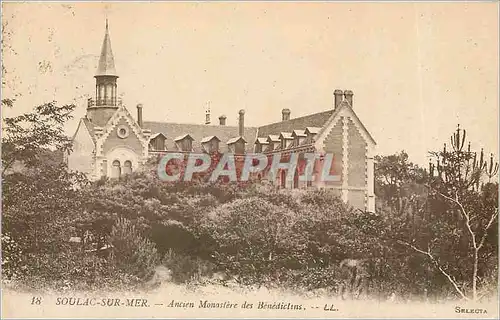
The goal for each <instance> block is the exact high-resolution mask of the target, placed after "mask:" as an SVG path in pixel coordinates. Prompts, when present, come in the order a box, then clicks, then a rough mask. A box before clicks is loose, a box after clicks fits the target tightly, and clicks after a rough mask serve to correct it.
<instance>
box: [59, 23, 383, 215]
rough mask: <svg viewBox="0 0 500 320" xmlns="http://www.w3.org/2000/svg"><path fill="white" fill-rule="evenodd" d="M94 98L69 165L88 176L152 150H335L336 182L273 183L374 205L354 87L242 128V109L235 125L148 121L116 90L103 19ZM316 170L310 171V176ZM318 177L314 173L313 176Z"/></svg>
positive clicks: (370, 148) (112, 172) (369, 148)
mask: <svg viewBox="0 0 500 320" xmlns="http://www.w3.org/2000/svg"><path fill="white" fill-rule="evenodd" d="M94 77H95V80H96V89H95V97H94V98H91V99H89V100H88V104H87V114H86V115H85V117H84V118H82V119H81V120H80V122H79V125H78V128H77V130H76V132H75V134H74V136H73V151H72V152H71V153H70V154H69V155H67V157H66V159H67V163H68V167H69V169H71V170H78V171H81V172H85V173H87V174H88V176H89V178H90V179H94V180H96V179H99V178H101V177H111V178H114V177H119V176H120V175H123V174H128V173H131V172H133V171H136V170H139V169H140V168H141V165H143V164H144V163H145V162H146V161H147V159H148V158H149V157H151V156H157V155H158V154H162V153H167V152H198V153H199V152H208V153H210V152H214V151H217V150H218V151H219V152H231V153H234V154H235V155H239V154H245V153H252V152H259V153H264V154H275V153H280V154H291V153H299V154H301V153H306V152H318V153H333V154H334V157H335V161H334V162H333V167H334V170H335V172H337V173H338V174H339V175H340V177H341V178H340V181H328V182H321V181H312V182H302V181H298V179H297V175H295V178H294V179H293V180H290V181H288V180H286V175H284V174H281V175H278V177H277V181H273V182H272V183H274V184H276V185H278V186H281V187H285V188H306V187H315V188H330V189H332V190H334V192H336V193H338V195H339V196H340V197H342V199H343V200H344V201H346V202H348V203H349V204H351V205H352V206H354V207H355V208H359V209H362V210H369V211H372V212H374V211H375V195H374V160H373V157H374V148H375V145H376V143H375V141H374V139H373V138H372V136H371V135H370V133H369V132H368V131H367V129H366V128H365V126H364V125H363V123H362V122H361V121H360V119H359V118H358V117H357V116H356V113H355V112H354V110H353V92H352V91H350V90H345V91H341V90H335V91H334V103H333V105H332V108H331V109H330V110H327V111H323V112H319V113H315V114H310V115H307V116H303V117H299V118H292V117H291V111H290V109H283V110H282V121H280V122H277V123H271V124H267V125H263V126H260V127H245V124H244V115H245V111H244V110H240V111H239V123H238V126H229V125H226V117H225V116H224V115H221V116H220V117H219V124H217V125H213V124H210V119H209V114H207V121H206V123H205V124H183V123H169V122H149V121H143V119H142V105H140V104H139V105H137V117H136V118H134V117H133V116H132V115H131V113H130V111H129V110H128V109H127V107H125V105H124V104H122V101H121V100H120V99H119V98H118V97H117V79H118V74H117V72H116V69H115V64H114V58H113V52H112V50H111V40H110V36H109V32H108V26H107V23H106V32H105V35H104V41H103V44H102V50H101V56H100V58H99V65H98V68H97V72H96V74H95V76H94ZM316 174H319V173H317V172H316V173H314V175H316ZM318 180H319V179H318Z"/></svg>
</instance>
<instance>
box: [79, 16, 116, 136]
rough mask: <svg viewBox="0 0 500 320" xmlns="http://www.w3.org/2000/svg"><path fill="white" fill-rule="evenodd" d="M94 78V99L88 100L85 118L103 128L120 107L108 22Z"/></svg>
mask: <svg viewBox="0 0 500 320" xmlns="http://www.w3.org/2000/svg"><path fill="white" fill-rule="evenodd" d="M94 78H95V98H90V99H88V104H87V118H88V119H89V120H90V121H91V122H92V123H93V124H94V125H96V126H99V127H102V126H104V125H105V124H106V123H107V122H108V120H109V119H110V118H111V116H112V115H113V114H114V113H115V111H116V110H117V109H118V107H119V106H120V105H121V101H120V100H119V99H118V98H117V94H116V89H117V84H116V82H117V79H118V75H117V74H116V69H115V59H114V57H113V51H112V50H111V39H110V37H109V30H108V20H107V19H106V32H105V34H104V41H103V42H102V48H101V56H100V57H99V65H98V67H97V72H96V74H95V76H94Z"/></svg>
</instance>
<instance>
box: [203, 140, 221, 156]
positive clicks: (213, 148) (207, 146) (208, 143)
mask: <svg viewBox="0 0 500 320" xmlns="http://www.w3.org/2000/svg"><path fill="white" fill-rule="evenodd" d="M200 142H201V148H202V149H203V152H206V153H213V152H219V142H220V139H219V138H217V137H216V136H208V137H204V138H203V139H201V141H200Z"/></svg>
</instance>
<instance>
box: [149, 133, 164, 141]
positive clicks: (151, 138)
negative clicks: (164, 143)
mask: <svg viewBox="0 0 500 320" xmlns="http://www.w3.org/2000/svg"><path fill="white" fill-rule="evenodd" d="M159 136H163V137H164V138H165V139H166V138H167V137H165V135H164V134H163V133H161V132H158V133H155V134H152V135H151V137H149V141H151V140H153V139H155V138H156V137H159Z"/></svg>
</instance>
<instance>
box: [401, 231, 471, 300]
mask: <svg viewBox="0 0 500 320" xmlns="http://www.w3.org/2000/svg"><path fill="white" fill-rule="evenodd" d="M396 242H397V243H399V244H402V245H405V246H407V247H410V248H411V249H413V250H415V251H416V252H418V253H421V254H423V255H426V256H427V257H429V259H431V261H432V262H433V263H434V264H435V265H436V267H437V268H438V270H439V271H440V272H441V273H442V274H443V275H444V276H445V277H446V278H447V279H448V281H450V283H451V284H452V285H453V287H454V288H455V290H456V291H457V292H458V294H459V295H460V296H461V297H462V298H463V299H465V300H469V298H467V297H466V296H465V294H464V293H463V291H462V290H460V288H459V286H458V284H457V283H456V281H455V280H453V278H452V277H451V276H450V275H449V274H448V272H446V271H445V270H444V269H443V268H442V267H441V265H440V264H439V262H438V261H437V260H436V258H434V256H433V255H432V254H431V252H430V248H429V249H427V251H424V250H422V249H419V248H417V247H416V246H414V245H412V244H411V243H408V242H406V241H402V240H396Z"/></svg>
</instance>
